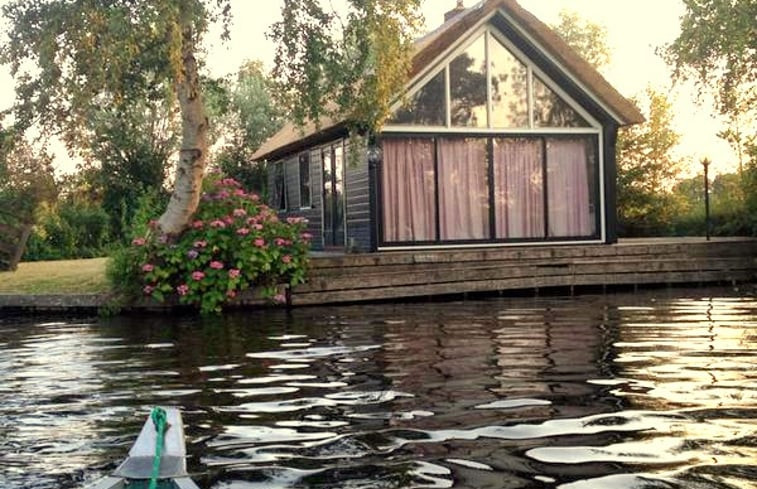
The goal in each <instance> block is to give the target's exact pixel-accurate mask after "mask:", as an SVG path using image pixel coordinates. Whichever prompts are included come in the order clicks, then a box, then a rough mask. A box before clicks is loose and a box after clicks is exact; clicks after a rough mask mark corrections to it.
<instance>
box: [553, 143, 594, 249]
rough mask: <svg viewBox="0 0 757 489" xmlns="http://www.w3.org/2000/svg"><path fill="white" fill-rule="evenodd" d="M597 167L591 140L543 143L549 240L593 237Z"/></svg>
mask: <svg viewBox="0 0 757 489" xmlns="http://www.w3.org/2000/svg"><path fill="white" fill-rule="evenodd" d="M597 165H598V163H597V154H596V145H595V144H594V142H593V139H592V138H560V139H558V138H552V139H547V188H548V192H547V193H548V204H547V205H548V208H549V236H550V237H555V238H557V237H588V236H594V235H596V234H597V220H596V212H597V202H596V193H597V192H596V189H597V175H598V168H597Z"/></svg>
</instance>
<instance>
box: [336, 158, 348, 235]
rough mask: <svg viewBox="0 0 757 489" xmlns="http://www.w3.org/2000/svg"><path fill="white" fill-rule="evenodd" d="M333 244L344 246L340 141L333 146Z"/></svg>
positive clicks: (342, 163)
mask: <svg viewBox="0 0 757 489" xmlns="http://www.w3.org/2000/svg"><path fill="white" fill-rule="evenodd" d="M333 168H334V225H333V229H334V246H344V244H345V243H346V241H345V235H344V218H345V214H344V209H345V192H344V147H343V146H342V144H341V143H339V144H337V145H336V146H334V166H333Z"/></svg>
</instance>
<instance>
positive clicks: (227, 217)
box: [223, 216, 234, 224]
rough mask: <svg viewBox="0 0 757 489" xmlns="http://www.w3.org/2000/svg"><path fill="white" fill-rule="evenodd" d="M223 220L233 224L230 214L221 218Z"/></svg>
mask: <svg viewBox="0 0 757 489" xmlns="http://www.w3.org/2000/svg"><path fill="white" fill-rule="evenodd" d="M223 222H225V223H226V224H233V223H234V218H233V217H231V216H226V217H224V218H223Z"/></svg>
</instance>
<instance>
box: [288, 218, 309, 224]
mask: <svg viewBox="0 0 757 489" xmlns="http://www.w3.org/2000/svg"><path fill="white" fill-rule="evenodd" d="M306 222H308V220H307V219H305V218H304V217H287V223H288V224H301V223H306Z"/></svg>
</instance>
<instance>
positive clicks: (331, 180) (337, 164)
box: [321, 142, 346, 248]
mask: <svg viewBox="0 0 757 489" xmlns="http://www.w3.org/2000/svg"><path fill="white" fill-rule="evenodd" d="M322 151H323V154H322V158H321V161H322V162H323V244H324V246H325V247H326V248H342V247H344V246H345V244H346V242H345V224H344V223H345V202H344V199H345V195H344V170H345V168H344V146H343V145H342V143H341V142H340V143H337V144H334V145H331V146H327V147H325V148H323V150H322Z"/></svg>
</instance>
